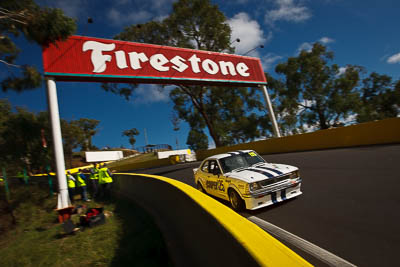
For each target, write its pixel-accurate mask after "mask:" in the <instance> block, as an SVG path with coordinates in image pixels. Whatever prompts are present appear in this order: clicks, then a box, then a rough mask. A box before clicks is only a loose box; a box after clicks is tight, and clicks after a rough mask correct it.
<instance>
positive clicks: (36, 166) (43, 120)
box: [0, 99, 99, 174]
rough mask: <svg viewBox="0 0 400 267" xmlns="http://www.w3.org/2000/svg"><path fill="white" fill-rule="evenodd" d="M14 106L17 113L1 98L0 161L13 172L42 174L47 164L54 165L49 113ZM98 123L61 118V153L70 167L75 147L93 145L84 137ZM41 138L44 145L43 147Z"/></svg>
mask: <svg viewBox="0 0 400 267" xmlns="http://www.w3.org/2000/svg"><path fill="white" fill-rule="evenodd" d="M16 109H17V112H12V110H11V105H10V103H9V102H8V101H7V100H3V99H0V152H1V153H0V163H1V164H2V165H4V166H7V167H8V169H9V170H12V173H13V174H15V173H16V172H18V171H19V170H21V169H23V168H27V169H28V171H29V172H42V173H43V172H45V167H46V166H47V165H49V166H53V165H54V164H53V162H52V160H51V159H52V158H54V157H53V149H52V147H53V141H52V135H51V127H50V121H49V114H48V113H47V112H39V113H38V114H35V113H33V112H29V111H27V110H25V109H22V108H18V107H17V108H16ZM98 123H99V121H98V120H93V119H85V118H83V119H79V120H73V121H70V122H68V121H66V120H63V119H62V120H61V132H62V138H63V145H64V154H65V158H66V160H67V163H69V166H71V165H72V155H73V150H74V149H76V148H78V147H81V148H82V147H87V144H90V146H91V148H92V149H93V148H94V146H93V145H92V144H91V142H90V141H89V142H88V141H87V140H88V138H89V139H90V138H91V137H92V136H93V135H95V134H96V133H97V131H98V130H97V129H95V128H96V127H97V125H98ZM43 138H44V139H45V141H46V143H47V147H44V146H43V142H42V139H43ZM67 165H68V164H67ZM53 169H54V168H53Z"/></svg>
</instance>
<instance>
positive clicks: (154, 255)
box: [0, 185, 172, 266]
mask: <svg viewBox="0 0 400 267" xmlns="http://www.w3.org/2000/svg"><path fill="white" fill-rule="evenodd" d="M0 196H1V199H0V212H1V213H0V214H1V215H0V259H1V265H2V266H71V265H72V266H76V265H79V266H126V265H128V266H172V263H171V261H170V259H169V256H168V253H167V250H166V246H165V243H164V240H163V237H162V235H161V233H160V231H159V230H158V228H157V226H156V225H155V223H154V221H153V219H152V217H150V216H149V215H148V214H147V212H145V211H144V210H143V209H142V208H140V207H139V206H137V205H135V204H133V203H130V202H126V201H122V200H117V201H112V202H109V203H104V202H85V203H80V202H79V201H77V203H75V204H83V205H87V206H88V207H97V206H103V207H104V208H105V211H106V212H107V213H108V214H110V216H109V217H107V220H106V223H105V224H103V225H100V226H96V227H93V228H84V229H81V230H80V231H78V232H76V233H75V234H72V235H66V234H65V233H64V230H63V227H62V225H61V224H59V223H58V222H57V216H56V213H55V211H54V208H55V205H56V203H57V198H56V196H49V193H48V191H47V190H44V189H42V188H40V187H39V186H35V185H29V186H26V185H19V186H17V187H14V188H12V189H11V201H10V202H9V205H7V202H6V201H5V199H4V187H2V186H1V187H0ZM88 203H89V204H88ZM10 210H12V211H13V215H14V217H15V221H16V224H13V219H12V216H11V214H10ZM73 219H74V220H75V221H77V219H79V218H78V217H75V218H73Z"/></svg>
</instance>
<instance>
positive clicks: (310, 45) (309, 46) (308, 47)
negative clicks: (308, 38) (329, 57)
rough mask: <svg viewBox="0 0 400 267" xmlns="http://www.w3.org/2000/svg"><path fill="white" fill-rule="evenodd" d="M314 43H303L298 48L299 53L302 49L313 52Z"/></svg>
mask: <svg viewBox="0 0 400 267" xmlns="http://www.w3.org/2000/svg"><path fill="white" fill-rule="evenodd" d="M312 47H313V45H312V44H311V43H308V42H305V43H302V44H301V45H300V46H299V48H297V54H299V53H300V52H301V51H303V50H305V51H307V52H311V49H312Z"/></svg>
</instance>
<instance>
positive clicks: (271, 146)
mask: <svg viewBox="0 0 400 267" xmlns="http://www.w3.org/2000/svg"><path fill="white" fill-rule="evenodd" d="M391 143H400V118H391V119H385V120H381V121H374V122H367V123H360V124H356V125H351V126H347V127H340V128H333V129H327V130H319V131H315V132H312V133H305V134H298V135H291V136H285V137H280V138H272V139H267V140H262V141H256V142H251V143H246V144H238V145H233V146H227V147H219V148H216V149H211V150H200V151H197V152H196V155H197V160H203V159H205V158H207V157H209V156H212V155H215V154H220V153H224V152H227V151H233V150H240V149H252V150H255V151H257V152H258V153H259V154H273V153H284V152H295V151H306V150H317V149H328V148H339V147H353V146H362V145H375V144H391Z"/></svg>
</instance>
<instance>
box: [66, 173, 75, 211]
mask: <svg viewBox="0 0 400 267" xmlns="http://www.w3.org/2000/svg"><path fill="white" fill-rule="evenodd" d="M75 182H76V180H75V178H74V176H72V175H71V172H70V171H68V172H67V183H68V195H69V199H70V200H71V204H72V203H74V196H75Z"/></svg>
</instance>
